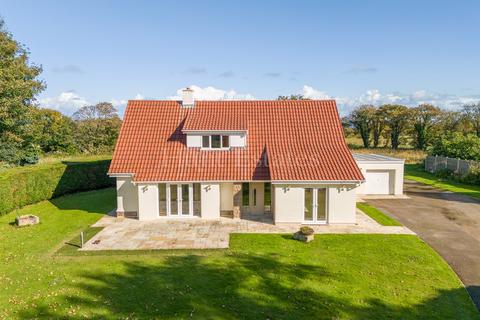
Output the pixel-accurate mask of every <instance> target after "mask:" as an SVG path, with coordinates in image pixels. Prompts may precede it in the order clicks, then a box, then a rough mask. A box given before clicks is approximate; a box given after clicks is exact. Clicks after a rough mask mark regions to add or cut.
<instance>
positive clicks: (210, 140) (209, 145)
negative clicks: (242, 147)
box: [201, 134, 231, 151]
mask: <svg viewBox="0 0 480 320" xmlns="http://www.w3.org/2000/svg"><path fill="white" fill-rule="evenodd" d="M212 136H220V148H212ZM223 136H227V137H228V147H224V146H223ZM203 137H208V147H204V146H203ZM230 148H231V147H230V135H229V134H210V135H206V134H204V135H202V147H201V149H202V150H212V151H215V150H230Z"/></svg>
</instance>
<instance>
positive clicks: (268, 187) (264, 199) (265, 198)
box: [263, 183, 271, 206]
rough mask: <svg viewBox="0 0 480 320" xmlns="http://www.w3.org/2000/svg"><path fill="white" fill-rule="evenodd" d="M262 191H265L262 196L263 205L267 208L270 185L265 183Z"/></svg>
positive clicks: (269, 199) (269, 197) (269, 203)
mask: <svg viewBox="0 0 480 320" xmlns="http://www.w3.org/2000/svg"><path fill="white" fill-rule="evenodd" d="M263 189H264V190H265V191H264V195H263V205H265V206H269V205H271V194H270V189H271V185H270V183H265V187H264V188H263Z"/></svg>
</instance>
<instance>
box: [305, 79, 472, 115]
mask: <svg viewBox="0 0 480 320" xmlns="http://www.w3.org/2000/svg"><path fill="white" fill-rule="evenodd" d="M300 93H301V94H303V95H304V96H305V97H306V98H310V99H335V100H336V101H337V105H338V108H339V111H340V113H341V114H346V113H348V112H349V111H350V110H352V109H353V108H355V107H357V106H359V105H362V104H373V105H381V104H394V103H395V104H403V105H406V106H410V107H414V106H418V105H419V104H423V103H429V104H433V105H435V106H438V107H441V108H445V109H452V110H455V109H459V108H460V107H461V106H463V105H465V104H468V103H477V102H479V101H480V96H478V95H477V96H475V95H469V96H457V95H453V94H442V93H435V92H429V91H427V90H418V91H415V92H412V93H407V94H405V93H398V92H394V93H385V94H384V93H382V92H380V91H379V90H377V89H372V90H367V91H366V92H365V93H364V94H361V95H359V96H354V97H352V96H343V97H342V96H330V95H329V94H327V93H326V92H325V91H320V90H317V89H314V88H313V87H311V86H308V85H304V86H303V89H302V91H301V92H300Z"/></svg>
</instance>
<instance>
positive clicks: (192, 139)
mask: <svg viewBox="0 0 480 320" xmlns="http://www.w3.org/2000/svg"><path fill="white" fill-rule="evenodd" d="M201 146H202V136H200V135H190V134H188V135H187V147H189V148H200V147H201Z"/></svg>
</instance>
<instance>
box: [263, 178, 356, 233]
mask: <svg viewBox="0 0 480 320" xmlns="http://www.w3.org/2000/svg"><path fill="white" fill-rule="evenodd" d="M305 188H327V222H328V223H355V222H356V197H355V194H356V192H355V189H356V188H355V186H354V185H351V186H347V187H344V186H340V185H338V186H335V185H333V186H332V185H281V184H280V185H279V184H275V185H272V193H273V194H274V199H275V201H274V202H273V206H274V212H275V223H276V224H277V223H303V220H304V202H305V201H304V197H305V193H304V189H305Z"/></svg>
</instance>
